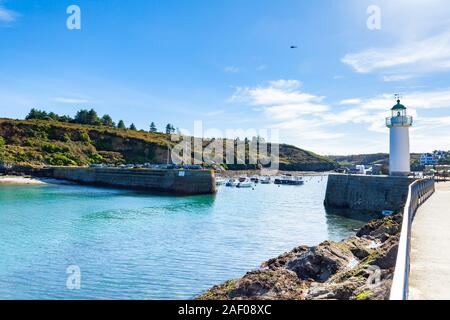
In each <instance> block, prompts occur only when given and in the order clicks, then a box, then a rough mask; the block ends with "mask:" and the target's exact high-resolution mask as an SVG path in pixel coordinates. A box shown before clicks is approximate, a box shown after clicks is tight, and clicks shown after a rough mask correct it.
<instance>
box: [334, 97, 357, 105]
mask: <svg viewBox="0 0 450 320" xmlns="http://www.w3.org/2000/svg"><path fill="white" fill-rule="evenodd" d="M361 102H362V100H361V99H359V98H354V99H345V100H341V102H339V104H340V105H354V104H360V103H361Z"/></svg>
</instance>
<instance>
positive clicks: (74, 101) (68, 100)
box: [51, 97, 89, 104]
mask: <svg viewBox="0 0 450 320" xmlns="http://www.w3.org/2000/svg"><path fill="white" fill-rule="evenodd" d="M51 100H52V101H55V102H59V103H64V104H84V103H88V102H89V101H88V100H86V99H77V98H64V97H55V98H52V99H51Z"/></svg>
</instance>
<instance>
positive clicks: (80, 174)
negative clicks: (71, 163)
mask: <svg viewBox="0 0 450 320" xmlns="http://www.w3.org/2000/svg"><path fill="white" fill-rule="evenodd" d="M50 176H51V177H53V178H56V179H64V180H69V181H74V182H78V183H82V184H90V185H102V186H111V187H121V188H127V189H139V190H146V191H157V192H166V193H172V194H179V195H196V194H213V193H215V192H216V185H215V174H214V171H207V170H205V171H203V170H201V171H200V170H184V171H180V170H151V169H116V168H71V167H55V168H52V170H51V174H50Z"/></svg>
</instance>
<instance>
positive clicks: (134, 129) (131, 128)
mask: <svg viewBox="0 0 450 320" xmlns="http://www.w3.org/2000/svg"><path fill="white" fill-rule="evenodd" d="M130 130H133V131H136V130H137V128H136V126H135V125H134V123H132V124H131V125H130Z"/></svg>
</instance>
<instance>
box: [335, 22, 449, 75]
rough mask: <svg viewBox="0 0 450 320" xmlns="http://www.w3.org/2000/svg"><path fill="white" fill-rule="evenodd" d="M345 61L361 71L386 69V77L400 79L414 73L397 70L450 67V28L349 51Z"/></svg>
mask: <svg viewBox="0 0 450 320" xmlns="http://www.w3.org/2000/svg"><path fill="white" fill-rule="evenodd" d="M342 62H343V63H345V64H347V65H349V66H351V67H352V68H353V69H354V70H355V71H356V72H358V73H371V72H377V71H379V72H384V73H385V74H386V78H385V79H384V80H385V81H399V80H405V79H407V78H410V77H411V75H408V76H407V77H405V76H398V75H396V73H397V72H404V71H413V72H414V73H416V74H423V73H428V72H433V71H443V70H450V31H446V32H443V33H441V34H439V35H436V36H432V37H428V38H424V39H422V40H418V41H408V42H406V43H403V44H401V45H396V46H394V47H385V48H372V49H367V50H363V51H361V52H356V53H349V54H347V55H345V56H344V58H343V59H342Z"/></svg>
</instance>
